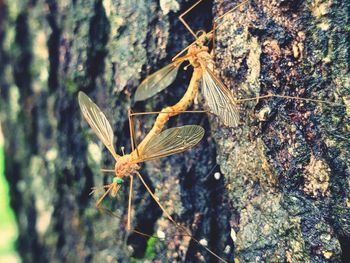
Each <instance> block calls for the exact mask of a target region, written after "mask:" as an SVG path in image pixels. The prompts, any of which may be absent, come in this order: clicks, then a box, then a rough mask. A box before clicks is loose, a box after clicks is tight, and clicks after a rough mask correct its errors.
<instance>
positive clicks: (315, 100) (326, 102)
mask: <svg viewBox="0 0 350 263" xmlns="http://www.w3.org/2000/svg"><path fill="white" fill-rule="evenodd" d="M273 97H275V98H283V99H294V100H302V101H311V102H316V103H324V104H329V105H332V106H340V107H345V106H344V105H342V104H339V103H334V102H330V101H325V100H317V99H308V98H301V97H293V96H285V95H278V94H268V95H262V96H258V97H254V98H247V99H237V100H236V102H238V103H241V102H245V101H252V100H257V101H258V100H259V99H267V98H273Z"/></svg>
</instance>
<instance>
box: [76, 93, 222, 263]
mask: <svg viewBox="0 0 350 263" xmlns="http://www.w3.org/2000/svg"><path fill="white" fill-rule="evenodd" d="M78 101H79V106H80V109H81V112H82V113H83V116H84V118H85V119H86V121H87V122H88V123H89V125H90V127H91V128H92V129H93V131H94V132H95V133H96V135H97V137H98V138H99V139H100V140H101V141H102V143H103V144H104V145H105V146H106V147H107V149H108V150H109V151H110V153H111V154H112V156H113V158H114V159H115V161H116V164H115V168H114V170H104V171H106V172H111V171H112V172H114V174H115V175H114V178H113V180H112V182H111V183H110V184H108V185H105V186H103V188H106V189H107V190H106V192H105V193H104V194H103V195H102V196H101V197H100V198H99V199H98V201H97V202H96V207H97V208H100V205H101V202H102V201H103V199H104V198H105V197H106V196H107V195H108V194H109V193H111V195H112V196H113V197H114V196H116V194H117V192H118V191H119V189H120V188H121V186H122V184H123V182H124V177H130V189H129V201H128V219H127V229H128V230H130V229H131V226H130V222H131V199H132V187H133V176H134V175H135V174H136V175H137V176H138V177H139V179H140V180H141V182H142V184H143V185H144V186H145V188H146V189H147V191H148V192H149V194H150V195H151V196H152V198H153V199H154V200H155V201H156V202H157V204H158V205H159V207H160V208H161V209H162V211H163V212H164V214H165V215H166V216H167V218H168V219H169V220H170V221H171V222H172V223H174V224H175V226H176V227H179V228H180V229H181V230H183V231H185V233H186V234H187V235H189V236H190V237H191V238H192V239H193V240H194V241H195V242H196V243H198V244H200V242H199V241H198V240H196V239H195V238H194V237H192V236H191V235H190V234H189V232H188V231H187V230H186V229H185V228H184V227H182V226H180V225H179V224H177V222H176V221H175V220H174V219H173V218H172V217H171V215H170V214H169V213H168V212H167V211H166V210H165V208H164V207H163V206H162V204H161V203H160V202H159V201H158V198H157V197H156V196H155V195H154V194H153V192H152V191H151V189H150V188H149V187H148V185H147V184H146V182H145V181H144V179H143V178H142V176H141V174H140V173H139V172H138V170H139V169H140V166H139V164H140V163H142V162H145V161H149V160H154V159H158V158H162V157H166V156H169V155H173V154H176V153H181V152H184V151H187V150H189V149H190V148H192V147H193V146H195V145H196V144H198V143H199V142H200V140H201V139H202V138H203V136H204V129H203V128H202V127H201V126H198V125H186V126H181V127H176V128H170V129H167V130H165V131H163V132H160V130H159V129H156V130H157V131H158V132H160V133H158V134H156V133H152V136H149V135H150V133H149V134H148V135H147V136H146V137H145V138H144V139H143V141H142V142H141V143H140V145H138V146H136V148H135V149H133V151H132V152H131V153H130V154H126V155H123V156H120V155H119V154H117V153H116V151H115V149H114V146H113V142H114V134H113V130H112V127H111V125H110V123H109V121H108V120H107V118H106V116H105V115H104V113H103V112H102V111H101V110H100V108H99V107H98V106H97V105H96V104H95V103H94V102H93V101H92V100H91V99H90V98H89V97H88V96H87V95H86V94H85V93H83V92H79V95H78ZM130 116H131V114H129V118H130ZM131 126H132V122H130V127H131ZM158 128H159V127H158ZM130 133H131V140H132V148H134V145H135V142H134V141H133V138H134V133H133V129H132V128H131V129H130ZM135 232H137V233H140V232H138V231H135ZM204 248H205V249H206V250H207V251H208V252H209V253H211V254H212V255H214V256H215V257H216V258H218V259H219V260H221V261H222V262H226V261H225V260H223V259H222V258H220V257H219V256H218V255H216V254H215V253H214V252H212V251H211V250H210V249H209V248H207V247H204Z"/></svg>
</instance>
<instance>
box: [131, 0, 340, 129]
mask: <svg viewBox="0 0 350 263" xmlns="http://www.w3.org/2000/svg"><path fill="white" fill-rule="evenodd" d="M200 2H202V0H200V1H198V2H196V3H195V4H194V5H193V6H191V7H190V8H189V9H188V10H187V11H185V12H184V13H183V14H181V15H180V16H179V19H180V20H181V22H182V23H183V24H184V25H185V27H186V28H187V29H188V30H189V31H190V32H191V34H192V35H193V36H194V37H195V38H196V40H195V41H194V42H193V43H192V44H191V45H189V46H188V47H186V48H185V49H184V50H182V51H181V52H180V53H178V54H177V55H176V56H175V57H174V58H173V62H172V63H171V64H169V65H167V66H165V67H164V68H162V69H160V70H158V71H156V72H155V73H153V74H151V75H150V76H148V77H147V78H146V79H145V80H144V81H142V83H141V84H140V86H139V87H138V88H137V90H136V92H135V97H134V99H135V101H143V100H146V99H148V98H150V97H152V96H154V95H155V94H157V93H158V92H160V91H162V90H164V89H165V88H167V87H168V86H169V85H170V84H171V83H172V82H173V81H174V80H175V78H176V75H177V73H178V70H179V68H180V66H181V65H182V64H183V63H184V62H185V61H188V62H189V63H190V64H191V65H192V66H193V74H192V78H191V81H190V84H189V86H188V89H187V91H186V93H185V94H184V96H183V97H182V99H181V101H182V104H181V105H182V107H181V108H178V107H174V106H173V107H170V108H168V109H167V110H168V111H169V112H170V111H174V112H181V111H185V110H187V108H188V107H189V106H190V105H191V104H192V103H193V101H194V99H195V97H196V95H197V93H198V88H199V85H200V84H201V89H202V92H203V95H204V98H205V99H206V102H207V104H208V106H209V109H210V112H211V113H213V114H215V115H217V116H218V117H219V118H220V120H221V121H222V122H223V123H224V124H225V125H226V126H229V127H236V126H237V125H238V124H239V108H238V103H241V102H245V101H251V100H259V99H266V98H271V97H277V98H284V99H295V100H304V101H309V102H316V103H326V104H329V105H333V106H342V107H343V105H341V104H337V103H332V102H327V101H323V100H317V99H308V98H301V97H293V96H285V95H278V94H268V95H263V96H259V97H255V98H247V99H237V98H236V97H235V96H234V95H233V94H232V92H231V91H230V90H229V89H228V88H227V87H226V86H225V85H224V84H223V83H222V82H221V81H220V79H219V78H218V77H217V76H216V75H215V73H214V72H213V67H214V60H213V58H214V55H213V54H212V55H211V54H210V53H209V48H208V47H207V46H205V43H207V42H208V41H209V40H212V41H213V51H214V46H215V44H214V43H215V41H214V40H215V31H216V29H217V28H218V27H219V26H220V25H219V26H217V21H219V20H220V19H222V18H223V17H224V16H226V15H227V14H228V13H230V12H232V11H234V10H236V9H238V8H240V7H242V6H243V5H244V4H246V3H247V2H248V1H243V2H242V3H241V4H239V5H237V6H235V7H234V8H233V9H231V10H229V11H228V12H226V13H225V14H223V15H222V16H220V17H218V18H217V19H216V20H215V21H214V28H213V30H211V31H210V32H208V33H206V32H204V31H199V33H200V36H198V33H197V34H195V33H194V32H193V30H192V29H191V28H190V27H189V25H188V24H187V23H186V22H185V20H184V19H183V17H184V16H185V15H186V14H187V13H189V12H190V11H191V10H192V9H193V8H195V7H196V6H197V5H198V4H199V3H200ZM185 51H187V54H186V55H185V56H182V57H179V56H180V55H181V54H183V53H184V52H185Z"/></svg>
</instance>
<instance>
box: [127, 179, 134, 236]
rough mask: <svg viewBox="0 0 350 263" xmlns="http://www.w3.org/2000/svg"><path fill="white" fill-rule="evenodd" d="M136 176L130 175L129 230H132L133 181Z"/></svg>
mask: <svg viewBox="0 0 350 263" xmlns="http://www.w3.org/2000/svg"><path fill="white" fill-rule="evenodd" d="M133 179H134V177H133V176H132V175H130V189H129V202H128V223H127V230H128V231H130V229H131V226H130V224H131V199H132V183H133Z"/></svg>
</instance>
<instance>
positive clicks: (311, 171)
mask: <svg viewBox="0 0 350 263" xmlns="http://www.w3.org/2000/svg"><path fill="white" fill-rule="evenodd" d="M329 176H330V168H329V166H328V165H327V164H326V163H325V162H324V161H322V160H316V159H315V157H314V156H311V158H310V163H309V164H308V165H307V166H306V167H305V173H304V180H305V183H304V192H305V193H306V194H308V195H310V196H312V197H319V196H322V197H323V196H326V195H328V194H329V192H328V187H329Z"/></svg>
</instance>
